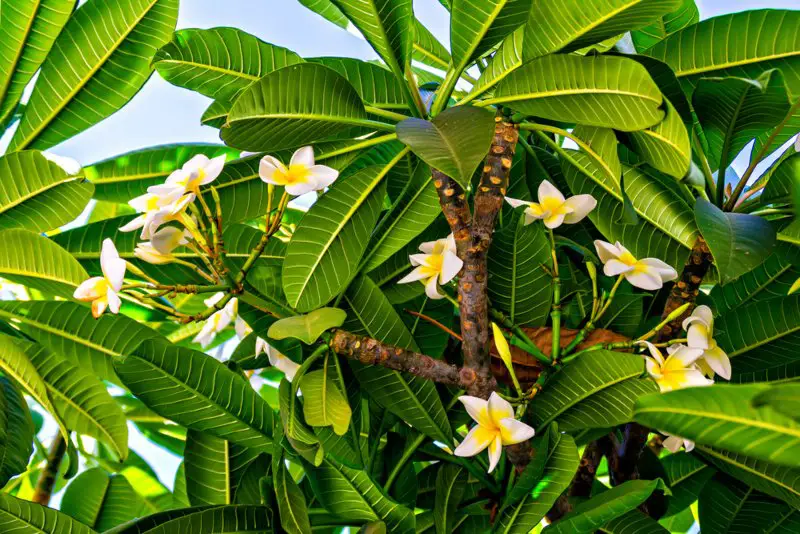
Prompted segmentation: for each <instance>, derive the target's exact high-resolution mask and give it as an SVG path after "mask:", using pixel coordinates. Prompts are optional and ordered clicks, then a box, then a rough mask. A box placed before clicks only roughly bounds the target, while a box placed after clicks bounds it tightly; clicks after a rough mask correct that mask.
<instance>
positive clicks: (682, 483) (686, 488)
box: [661, 452, 716, 516]
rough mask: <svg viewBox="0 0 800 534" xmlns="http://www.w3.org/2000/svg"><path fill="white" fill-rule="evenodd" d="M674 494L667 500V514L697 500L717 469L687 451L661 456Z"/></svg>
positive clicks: (672, 513) (675, 512) (673, 512)
mask: <svg viewBox="0 0 800 534" xmlns="http://www.w3.org/2000/svg"><path fill="white" fill-rule="evenodd" d="M661 465H662V466H663V467H664V472H665V473H666V475H667V482H668V483H669V489H670V491H672V495H670V496H669V499H668V500H667V512H666V514H665V516H672V515H675V514H677V513H679V512H681V511H683V510H685V509H686V508H688V507H689V506H690V505H691V504H692V503H693V502H695V501H696V500H697V496H698V495H699V494H700V492H701V490H702V489H703V487H704V486H705V485H706V483H707V482H708V481H709V479H711V477H712V476H714V473H715V472H716V470H715V469H714V468H713V467H711V466H709V465H707V464H705V463H704V462H702V461H700V460H699V459H697V457H696V456H693V455H691V454H689V453H687V452H678V453H675V454H670V455H669V456H667V457H665V458H661Z"/></svg>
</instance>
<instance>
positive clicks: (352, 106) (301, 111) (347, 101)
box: [220, 63, 369, 152]
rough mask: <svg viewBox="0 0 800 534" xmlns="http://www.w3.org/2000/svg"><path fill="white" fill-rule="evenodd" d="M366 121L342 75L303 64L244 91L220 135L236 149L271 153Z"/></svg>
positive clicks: (320, 67)
mask: <svg viewBox="0 0 800 534" xmlns="http://www.w3.org/2000/svg"><path fill="white" fill-rule="evenodd" d="M323 93H324V98H323ZM366 119H367V113H366V111H364V104H363V103H362V102H361V98H360V97H359V96H358V93H357V92H356V90H355V89H353V86H352V85H350V83H349V82H348V81H347V80H346V79H345V78H344V77H343V76H341V75H340V74H338V73H337V72H335V71H333V70H331V69H329V68H327V67H324V66H322V65H317V64H315V63H301V64H298V65H290V66H288V67H284V68H282V69H278V70H276V71H274V72H271V73H269V74H267V75H266V76H264V77H263V78H261V79H260V80H258V81H257V82H255V83H253V84H252V85H251V86H250V87H248V88H247V89H245V90H244V91H242V92H241V93H240V94H239V96H238V97H237V98H236V100H235V101H234V103H233V107H232V108H231V110H230V113H229V114H228V121H227V123H226V124H225V125H224V126H223V128H222V130H221V134H220V135H221V137H222V140H223V141H225V144H227V145H230V146H233V147H236V148H240V149H243V150H252V151H265V150H268V151H270V152H274V151H276V150H280V149H283V148H291V147H297V146H302V145H306V144H309V143H312V142H314V141H321V140H323V139H325V138H329V137H332V136H334V135H336V134H340V133H342V132H344V131H346V130H348V129H350V128H351V127H353V126H363V125H369V121H367V120H366Z"/></svg>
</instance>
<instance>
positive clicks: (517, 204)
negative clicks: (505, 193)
mask: <svg viewBox="0 0 800 534" xmlns="http://www.w3.org/2000/svg"><path fill="white" fill-rule="evenodd" d="M506 202H508V204H509V205H510V206H511V207H512V208H518V207H520V206H528V205H529V204H530V202H528V201H527V200H519V199H517V198H511V197H506Z"/></svg>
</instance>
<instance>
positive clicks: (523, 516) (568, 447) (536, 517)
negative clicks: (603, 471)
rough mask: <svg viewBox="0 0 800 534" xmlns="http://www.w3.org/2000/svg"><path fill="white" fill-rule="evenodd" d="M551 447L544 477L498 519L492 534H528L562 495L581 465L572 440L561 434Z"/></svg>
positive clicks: (502, 512)
mask: <svg viewBox="0 0 800 534" xmlns="http://www.w3.org/2000/svg"><path fill="white" fill-rule="evenodd" d="M558 437H559V439H558V442H557V443H552V442H551V444H550V447H549V449H548V453H547V454H548V456H547V461H546V463H545V468H544V475H542V478H541V480H540V481H539V482H538V484H537V485H536V486H535V487H534V488H533V490H532V491H530V492H529V493H528V494H527V495H525V497H524V498H523V499H522V500H521V501H520V503H519V504H517V505H515V506H509V507H506V508H505V510H504V511H501V513H500V514H499V515H498V518H497V520H496V523H495V526H494V530H493V531H492V532H496V533H503V534H527V533H528V532H529V531H530V530H531V529H533V528H534V527H535V526H536V525H538V524H539V522H540V521H541V520H542V519H543V518H544V516H545V514H546V513H547V512H548V511H549V510H550V508H551V507H552V506H553V503H555V502H556V499H558V497H559V496H560V495H561V493H562V492H563V491H564V490H565V489H567V487H568V486H569V485H570V483H571V482H572V477H573V476H574V475H575V470H576V469H577V468H578V463H579V461H580V459H579V457H578V449H577V447H575V441H574V440H573V439H572V437H571V436H569V435H567V434H562V435H560V436H558Z"/></svg>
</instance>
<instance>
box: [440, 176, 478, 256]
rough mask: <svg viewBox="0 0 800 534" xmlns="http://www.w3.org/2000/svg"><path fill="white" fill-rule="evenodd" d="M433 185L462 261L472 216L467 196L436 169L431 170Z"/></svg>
mask: <svg viewBox="0 0 800 534" xmlns="http://www.w3.org/2000/svg"><path fill="white" fill-rule="evenodd" d="M431 175H432V176H433V185H435V186H436V192H437V193H438V194H439V205H440V206H441V207H442V213H444V217H445V219H447V223H448V224H449V225H450V230H451V231H452V232H453V236H454V237H455V240H456V249H457V252H458V257H459V258H461V259H462V260H463V259H464V255H465V254H466V252H467V249H468V248H469V246H470V243H471V233H470V224H471V223H470V221H471V220H472V214H471V213H470V211H469V204H467V195H466V193H465V192H464V188H463V187H461V186H460V185H459V184H458V182H456V181H455V180H453V179H452V178H450V177H449V176H447V175H446V174H444V173H443V172H442V171H439V170H437V169H431Z"/></svg>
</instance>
